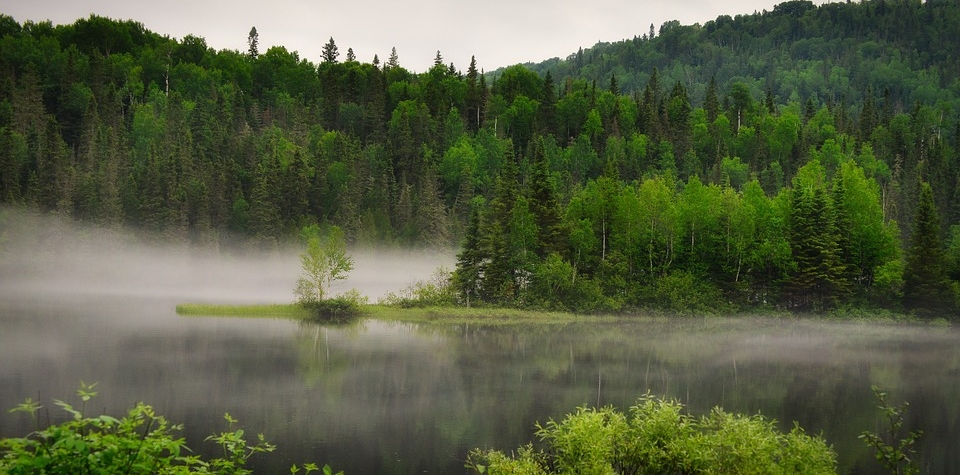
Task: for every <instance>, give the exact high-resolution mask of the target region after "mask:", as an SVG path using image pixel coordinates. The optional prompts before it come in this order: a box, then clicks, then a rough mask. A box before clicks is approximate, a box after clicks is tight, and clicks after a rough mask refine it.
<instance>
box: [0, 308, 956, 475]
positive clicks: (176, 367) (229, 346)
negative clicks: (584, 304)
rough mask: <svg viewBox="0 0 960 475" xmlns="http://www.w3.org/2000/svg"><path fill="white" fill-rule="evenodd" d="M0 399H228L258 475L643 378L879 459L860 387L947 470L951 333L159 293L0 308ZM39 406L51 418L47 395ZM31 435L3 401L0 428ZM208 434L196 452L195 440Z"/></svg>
mask: <svg viewBox="0 0 960 475" xmlns="http://www.w3.org/2000/svg"><path fill="white" fill-rule="evenodd" d="M0 328H2V332H0V361H2V362H3V363H2V365H0V407H2V408H3V409H6V408H10V407H13V406H14V405H15V404H16V403H18V402H20V401H21V400H22V399H23V398H25V397H28V396H29V397H33V398H37V397H38V396H39V397H40V398H42V399H43V401H45V402H46V403H47V405H50V404H49V401H50V399H52V398H67V399H70V397H71V395H72V393H73V391H74V389H76V388H77V387H78V385H79V381H80V380H83V381H87V382H90V381H99V385H98V386H97V389H98V390H100V396H98V397H97V398H96V399H95V400H94V403H95V404H94V405H95V407H96V411H98V412H99V411H101V410H106V411H108V412H112V413H117V412H119V411H122V410H125V409H126V408H128V407H130V406H131V405H132V404H134V403H135V402H136V401H145V402H148V403H150V404H153V405H154V406H155V407H156V408H157V410H158V411H159V412H160V413H161V414H164V415H166V416H167V417H168V418H169V419H171V420H173V421H177V422H183V423H185V424H186V427H187V430H186V435H187V437H188V439H189V440H190V443H191V445H193V446H203V443H202V442H201V441H202V439H203V437H205V436H206V435H208V434H210V433H211V432H213V431H215V430H218V429H222V428H223V423H222V422H223V421H222V415H223V413H224V412H230V414H231V415H233V416H234V417H236V418H238V419H240V421H241V422H242V423H243V424H244V426H245V427H246V428H247V430H248V432H263V433H264V434H265V435H266V436H267V438H268V439H269V440H271V441H273V442H275V443H277V444H278V445H279V449H278V451H277V452H276V453H275V454H273V455H271V456H269V457H261V458H260V460H259V461H258V462H257V468H259V469H262V470H264V471H265V472H267V473H275V472H280V471H281V470H284V467H286V466H289V464H291V463H294V462H297V463H300V462H304V461H317V462H320V463H330V464H331V465H332V466H333V467H335V468H336V469H342V470H345V471H346V472H347V473H348V474H366V473H395V474H410V473H463V471H464V469H463V460H464V458H465V455H466V452H467V451H468V450H469V449H470V448H473V447H493V448H500V449H505V450H510V449H512V448H515V447H517V446H519V445H521V444H523V443H526V442H527V441H529V440H530V439H531V438H532V433H533V424H534V422H535V421H537V420H540V421H544V420H546V419H548V418H551V417H552V418H559V417H562V416H563V415H564V414H565V413H566V412H569V411H571V410H572V409H573V408H575V407H576V406H578V405H584V404H588V405H596V404H601V405H606V404H612V405H615V406H618V407H621V408H626V407H627V406H629V405H630V404H632V403H633V402H634V401H635V400H636V398H637V396H639V395H640V394H643V393H645V392H647V391H650V392H652V393H654V394H657V395H662V396H667V397H673V398H678V399H680V400H681V401H682V402H684V403H685V404H687V405H688V406H689V408H690V410H691V411H692V412H694V413H704V412H706V411H708V410H710V408H712V407H714V406H717V405H719V406H722V407H723V408H725V409H727V410H729V411H737V412H745V413H756V412H758V411H759V412H761V413H763V414H764V415H766V416H768V417H771V418H775V419H777V420H778V421H783V422H782V425H783V426H784V427H785V428H789V427H791V426H792V421H797V422H799V424H800V425H801V426H803V427H804V428H806V429H807V430H808V431H810V432H814V433H822V434H823V436H824V437H825V438H826V439H827V440H828V442H830V443H831V444H833V445H834V446H835V448H836V449H837V451H838V452H839V453H840V462H841V473H854V472H856V473H882V471H880V470H879V468H878V467H877V466H876V463H875V462H874V461H873V459H872V455H871V453H870V451H869V450H867V449H866V448H861V443H860V441H858V440H857V435H858V434H859V433H860V432H861V431H863V430H865V429H870V430H873V429H875V428H876V421H877V411H876V410H875V407H874V406H875V404H874V401H873V400H872V393H871V390H870V386H871V385H879V386H881V387H883V388H884V389H886V390H887V391H888V392H889V393H890V394H891V397H892V398H893V399H894V402H899V401H902V400H908V401H909V402H910V403H911V406H910V412H909V421H908V425H909V428H910V429H922V430H923V431H924V433H925V434H924V436H923V438H922V439H921V442H920V451H921V453H922V454H923V457H924V464H925V469H926V470H927V471H929V473H957V472H960V455H958V454H957V453H956V452H955V451H954V450H953V449H954V446H955V442H954V441H955V440H957V439H958V438H960V414H958V413H960V409H958V406H957V404H956V403H955V402H956V401H957V400H958V399H960V378H958V370H960V348H958V345H957V344H956V342H957V337H958V336H960V332H958V331H957V330H954V329H947V328H925V327H914V326H894V325H872V324H862V323H826V322H814V321H806V320H800V321H797V320H753V319H739V320H728V319H710V320H700V319H684V320H662V319H646V318H645V319H636V320H632V321H626V322H619V323H594V324H586V323H578V324H564V325H552V326H519V327H510V328H491V327H483V326H475V325H471V326H467V325H450V326H436V325H434V326H428V327H421V326H417V325H408V324H399V323H385V322H381V321H371V320H367V321H361V322H358V323H355V324H352V325H347V326H339V327H323V326H318V325H309V324H299V323H296V322H290V321H282V320H256V319H232V318H210V319H205V318H182V317H178V316H176V315H175V314H174V311H173V306H172V305H171V304H169V303H167V302H156V303H152V304H149V305H145V304H144V303H143V301H142V299H141V300H136V301H134V300H132V299H131V300H126V301H125V300H123V299H116V300H115V301H111V302H110V303H109V305H105V304H104V302H102V301H99V302H91V301H83V300H82V299H78V301H75V302H69V304H53V303H45V302H44V301H43V300H42V299H36V300H33V301H16V302H9V301H8V302H5V303H0ZM50 416H51V417H57V414H56V411H55V410H53V409H51V411H50ZM29 430H30V422H29V420H28V418H26V417H24V416H22V415H17V414H9V413H6V412H5V411H4V412H3V413H0V435H4V436H9V435H19V434H22V433H25V432H26V431H29ZM209 449H211V448H209V447H208V450H209Z"/></svg>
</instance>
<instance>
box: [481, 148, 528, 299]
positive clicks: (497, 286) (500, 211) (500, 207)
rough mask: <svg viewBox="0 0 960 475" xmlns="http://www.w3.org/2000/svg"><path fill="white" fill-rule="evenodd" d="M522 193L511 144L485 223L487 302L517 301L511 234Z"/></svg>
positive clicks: (484, 284) (505, 156)
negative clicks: (515, 299) (515, 211)
mask: <svg viewBox="0 0 960 475" xmlns="http://www.w3.org/2000/svg"><path fill="white" fill-rule="evenodd" d="M519 191H520V188H519V183H518V181H517V164H516V162H515V160H514V155H513V146H512V144H511V145H510V146H508V147H507V148H506V153H505V154H504V163H503V167H502V168H501V170H500V176H499V177H497V185H496V190H495V191H494V198H493V200H492V201H491V202H490V211H489V219H488V220H487V221H486V223H485V226H486V232H485V236H484V242H483V246H484V247H485V248H486V249H487V253H488V255H489V263H488V264H487V266H486V267H485V268H484V272H483V292H484V294H485V295H486V298H487V299H488V300H490V301H492V302H494V303H500V304H509V303H512V302H513V299H514V298H515V297H516V292H517V282H516V274H515V271H516V269H515V268H514V256H513V255H512V253H511V246H510V235H509V233H510V222H511V219H512V216H513V207H514V205H515V204H516V202H517V198H518V197H519V194H520V193H519Z"/></svg>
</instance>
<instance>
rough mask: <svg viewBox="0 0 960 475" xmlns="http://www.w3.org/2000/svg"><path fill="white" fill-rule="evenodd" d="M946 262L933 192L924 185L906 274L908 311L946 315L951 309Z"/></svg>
mask: <svg viewBox="0 0 960 475" xmlns="http://www.w3.org/2000/svg"><path fill="white" fill-rule="evenodd" d="M945 258H946V256H945V253H944V249H943V243H942V240H941V237H940V214H939V212H938V211H937V207H936V204H935V203H934V201H933V189H932V188H931V187H930V184H929V183H926V182H923V183H921V184H920V196H919V202H918V203H917V211H916V215H915V218H914V225H913V234H912V235H911V236H910V247H909V248H908V249H907V264H906V268H905V269H904V271H903V280H904V288H903V304H904V306H905V307H907V308H908V309H911V310H916V311H920V312H924V313H934V312H944V311H946V310H948V309H949V308H950V307H951V305H952V304H953V299H952V293H951V290H952V289H951V288H950V282H949V280H948V278H947V272H946V269H945V268H944V262H945Z"/></svg>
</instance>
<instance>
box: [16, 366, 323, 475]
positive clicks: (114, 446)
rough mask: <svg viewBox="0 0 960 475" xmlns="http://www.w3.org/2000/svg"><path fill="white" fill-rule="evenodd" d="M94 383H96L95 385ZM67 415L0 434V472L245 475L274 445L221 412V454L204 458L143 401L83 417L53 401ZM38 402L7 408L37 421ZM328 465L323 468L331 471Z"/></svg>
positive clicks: (84, 389) (216, 438)
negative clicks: (247, 435) (250, 438)
mask: <svg viewBox="0 0 960 475" xmlns="http://www.w3.org/2000/svg"><path fill="white" fill-rule="evenodd" d="M94 385H95V384H94ZM94 385H90V386H85V385H82V386H81V389H80V390H79V391H77V393H78V395H79V396H80V398H81V400H82V401H83V403H84V404H85V403H86V402H87V401H89V400H90V398H92V397H93V396H95V395H96V393H95V392H93V391H92V389H93V386H94ZM55 403H56V405H57V406H59V407H60V408H61V409H63V410H64V411H65V412H66V413H67V414H68V415H69V416H70V420H68V421H67V422H64V423H62V424H56V425H50V426H48V427H46V428H45V429H41V428H39V426H38V429H37V430H36V431H35V432H32V433H30V434H28V435H27V436H26V437H15V438H6V439H0V473H2V474H5V475H20V474H23V475H28V474H29V475H33V474H49V475H74V474H85V473H89V474H100V475H113V474H124V475H127V474H129V475H139V474H144V475H147V474H164V475H186V474H197V473H215V474H218V475H245V474H249V473H252V472H251V471H250V470H249V469H247V468H245V465H246V462H247V460H248V459H249V458H250V457H251V456H253V455H255V454H260V453H268V452H273V450H274V449H275V446H274V445H273V444H270V443H269V442H267V441H266V440H265V439H264V437H263V434H260V435H258V436H257V441H256V442H255V443H254V444H250V443H248V442H247V441H246V439H244V431H243V429H239V428H238V429H234V426H235V425H236V424H237V421H236V420H235V419H233V418H231V417H230V415H229V414H227V415H226V416H225V418H226V420H227V422H228V424H229V427H228V430H227V431H226V432H221V433H219V434H217V435H212V436H210V437H207V441H213V442H214V443H216V444H217V445H219V446H220V447H221V449H222V451H223V456H222V457H217V458H212V459H209V460H203V459H202V458H201V457H200V456H199V455H193V454H192V453H191V450H190V449H189V448H188V447H187V446H186V443H185V441H184V439H183V438H182V437H179V436H177V435H175V434H176V433H178V432H179V431H180V430H182V428H183V426H181V425H172V424H170V423H169V422H168V421H167V420H166V419H165V418H164V417H163V416H160V415H157V414H156V413H155V412H154V410H153V408H152V407H150V406H148V405H146V404H142V403H140V404H137V405H136V406H135V407H133V408H132V409H130V410H129V411H128V412H127V414H126V415H125V416H123V417H122V418H119V419H117V418H115V417H112V416H107V415H101V416H98V417H87V416H84V415H83V408H82V407H81V409H80V410H77V409H75V408H74V407H73V406H72V405H70V404H68V403H66V402H63V401H59V400H55ZM40 409H42V406H41V405H40V404H39V403H37V402H34V401H32V400H30V399H27V400H26V401H25V402H24V403H22V404H20V405H19V406H17V407H16V408H14V409H12V410H11V411H10V412H24V413H28V414H30V415H31V417H33V420H34V423H38V421H37V411H39V410H40ZM317 471H320V469H319V468H318V467H317V465H316V464H312V463H308V464H305V465H303V466H302V467H297V466H296V465H294V466H293V467H291V469H290V472H291V473H293V474H296V473H300V472H302V473H310V472H317ZM331 472H332V470H331V469H330V467H329V466H325V467H323V473H324V474H325V475H331Z"/></svg>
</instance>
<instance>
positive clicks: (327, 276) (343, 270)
mask: <svg viewBox="0 0 960 475" xmlns="http://www.w3.org/2000/svg"><path fill="white" fill-rule="evenodd" d="M302 235H303V237H304V238H305V240H306V242H307V249H306V250H305V251H304V252H303V253H302V254H300V264H301V268H302V271H303V275H302V276H301V277H300V278H299V279H297V287H296V288H295V289H294V292H295V293H296V295H297V297H298V299H299V302H300V303H301V304H303V305H316V304H317V303H319V302H322V301H323V300H324V298H325V297H326V295H327V293H328V292H329V290H330V286H331V285H332V284H333V282H335V281H338V280H344V279H346V278H347V274H348V273H349V272H350V271H351V270H353V258H352V257H350V255H349V254H347V243H346V241H345V239H344V235H343V231H342V230H340V228H338V227H336V226H333V227H331V228H330V229H329V230H328V231H327V233H326V235H323V236H321V235H320V230H319V228H318V227H316V226H311V227H306V228H304V229H303V231H302Z"/></svg>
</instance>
